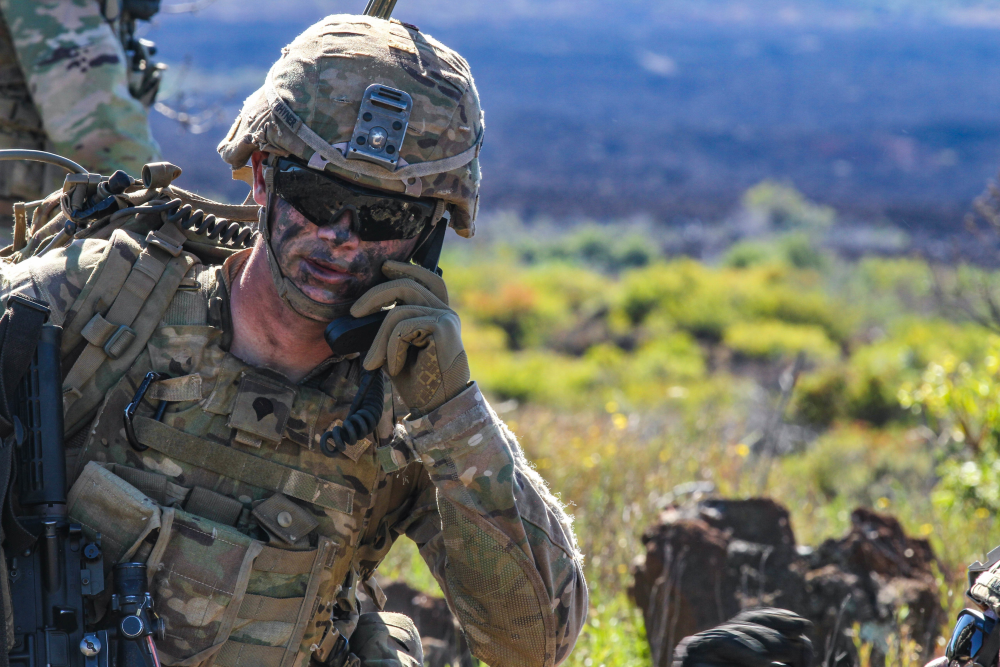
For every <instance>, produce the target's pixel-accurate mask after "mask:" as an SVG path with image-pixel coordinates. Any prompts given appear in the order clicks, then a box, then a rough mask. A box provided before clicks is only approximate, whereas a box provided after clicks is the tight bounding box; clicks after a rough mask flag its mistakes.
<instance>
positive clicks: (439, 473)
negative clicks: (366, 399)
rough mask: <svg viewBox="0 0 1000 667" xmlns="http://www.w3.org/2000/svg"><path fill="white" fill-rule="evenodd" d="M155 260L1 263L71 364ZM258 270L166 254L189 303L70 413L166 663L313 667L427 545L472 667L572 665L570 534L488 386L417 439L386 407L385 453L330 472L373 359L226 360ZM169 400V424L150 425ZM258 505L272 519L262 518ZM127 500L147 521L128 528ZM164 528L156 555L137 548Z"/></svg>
mask: <svg viewBox="0 0 1000 667" xmlns="http://www.w3.org/2000/svg"><path fill="white" fill-rule="evenodd" d="M154 250H155V249H154ZM149 251H150V248H149V247H147V248H145V249H142V248H141V243H140V238H139V237H137V236H134V235H133V236H128V235H127V234H126V232H124V231H118V232H115V234H114V235H113V236H112V238H111V240H110V241H101V240H88V241H76V242H74V243H73V244H72V245H71V246H69V247H68V248H65V249H60V250H58V251H53V252H50V253H48V254H47V255H45V256H44V257H39V258H34V259H31V260H28V261H26V262H23V263H21V264H16V265H7V266H6V267H5V268H4V272H3V294H4V298H6V295H7V294H9V293H11V292H13V291H19V292H23V293H25V294H28V295H31V296H34V297H37V298H40V299H43V300H45V301H48V302H49V303H50V304H52V307H53V315H52V320H53V321H54V322H55V323H57V324H59V325H61V326H63V327H64V341H63V349H64V353H65V357H64V359H65V360H64V363H65V364H66V365H67V366H69V365H72V362H73V361H74V359H76V358H78V357H79V356H80V355H81V352H80V351H81V348H83V347H86V346H87V345H88V340H87V338H88V337H90V336H92V333H88V332H87V327H86V326H85V325H87V324H89V323H90V322H91V321H93V319H94V318H90V312H91V310H92V309H93V308H94V307H95V305H97V306H99V305H101V304H104V305H103V308H104V309H105V311H106V309H107V305H108V304H109V303H113V302H114V301H115V297H114V295H113V294H110V293H103V292H104V291H105V289H104V288H103V287H102V286H101V285H100V283H101V280H100V277H101V274H102V272H106V271H109V270H110V269H109V264H111V263H114V262H124V265H125V266H130V265H135V264H136V263H137V262H139V261H140V259H141V256H142V255H144V254H153V255H155V254H156V253H150V252H149ZM248 252H249V251H243V253H240V254H237V255H235V256H234V257H232V258H231V259H230V260H228V261H227V263H226V265H224V266H208V267H206V266H204V265H202V264H200V263H198V262H197V261H196V260H195V259H194V258H193V257H192V256H191V255H188V254H187V253H183V254H181V255H180V256H179V257H177V258H170V259H169V260H168V261H167V268H166V270H165V271H164V275H166V274H170V273H171V272H173V273H174V274H175V275H176V281H177V284H178V285H179V290H178V291H176V294H175V296H174V297H173V298H172V299H171V300H170V303H169V305H167V306H166V308H165V310H164V312H163V315H162V317H161V318H160V321H159V322H158V324H157V326H156V327H155V330H154V331H153V332H152V333H151V335H150V336H149V340H148V342H147V343H146V344H145V345H144V346H141V347H140V348H139V349H136V350H131V351H129V352H128V353H126V354H123V355H122V356H121V357H119V358H118V359H115V360H113V361H112V360H109V363H107V364H105V365H103V366H102V367H101V368H100V370H99V371H98V372H97V374H96V375H95V377H94V378H93V379H92V381H91V383H89V384H88V385H87V386H85V387H84V388H83V391H82V398H81V399H80V400H79V401H77V404H72V405H70V406H69V410H68V413H67V430H68V434H69V435H70V441H69V447H70V459H71V460H72V461H73V463H72V464H71V466H70V467H71V476H70V479H76V478H77V477H78V476H80V475H81V473H82V474H83V477H84V478H85V480H86V483H85V484H78V485H76V486H75V487H74V493H75V495H74V496H73V497H71V499H70V507H71V508H70V511H71V515H72V516H73V517H74V518H75V519H76V520H78V521H80V522H81V523H83V525H84V527H85V529H92V530H95V531H96V529H98V528H100V527H102V526H103V530H101V532H102V534H103V540H104V545H105V552H106V560H107V561H108V562H109V563H110V562H114V561H115V560H122V559H126V558H129V557H135V554H137V553H138V554H140V555H142V554H146V558H148V562H149V563H150V565H151V567H152V569H154V571H156V572H157V574H156V575H155V576H154V579H153V589H152V590H153V594H154V596H155V598H156V599H157V600H158V601H159V603H158V611H159V613H160V614H162V615H164V617H165V618H166V621H167V628H168V632H167V635H168V636H167V640H166V641H165V642H163V643H161V644H160V650H161V655H162V658H163V661H164V663H165V664H167V665H178V664H192V665H193V664H199V663H203V662H204V661H205V660H208V659H210V658H212V657H213V656H214V663H215V664H217V665H220V666H221V667H236V666H237V665H239V666H240V667H243V666H244V665H262V666H271V665H274V666H275V667H278V666H279V665H280V666H290V665H297V666H301V665H305V664H307V662H308V659H309V656H310V653H311V652H312V651H313V650H316V648H317V647H322V646H323V640H324V637H326V636H328V635H329V634H331V632H332V631H333V630H334V627H333V626H331V624H330V622H329V619H330V612H331V610H333V609H339V610H341V611H350V610H352V609H353V606H354V600H355V597H354V596H355V594H356V590H357V587H358V585H365V584H367V583H369V577H371V575H372V573H373V572H374V571H375V569H376V567H377V566H378V564H379V562H380V561H381V560H382V559H383V558H384V557H385V555H386V553H387V552H388V551H389V548H390V547H391V546H392V544H393V542H394V541H395V540H396V539H397V538H398V537H399V536H400V535H402V534H406V535H407V536H408V537H410V538H411V539H413V540H414V541H415V542H416V543H417V544H418V545H419V547H420V553H421V555H422V556H423V557H424V559H425V560H426V561H427V563H428V565H429V566H430V568H431V571H432V572H433V574H434V576H435V578H436V579H437V580H438V582H439V583H440V584H441V587H442V589H443V590H444V591H445V594H446V596H447V598H448V601H449V604H450V606H451V608H452V609H453V610H454V612H455V613H456V615H457V617H458V618H459V620H460V621H461V623H462V626H463V628H464V630H465V632H466V635H467V637H468V639H469V642H470V645H471V646H472V648H473V651H474V653H475V654H476V655H477V656H478V657H480V658H481V659H483V660H484V661H485V662H487V663H488V664H493V665H505V666H507V665H554V664H557V663H559V662H560V661H561V660H562V659H564V658H565V657H566V656H567V655H568V653H569V651H570V649H571V648H572V646H573V644H574V642H575V640H576V636H577V634H578V633H579V631H580V629H581V627H582V624H583V621H584V618H585V615H586V609H587V590H586V585H585V582H584V579H583V575H582V568H581V564H580V560H579V556H578V552H577V549H576V545H575V541H574V537H573V533H572V530H571V528H570V525H569V522H568V520H567V518H566V516H565V514H564V513H563V510H562V508H561V506H560V504H559V502H558V501H557V500H556V499H555V498H553V497H552V495H551V494H550V493H549V492H548V491H547V489H546V486H545V483H544V482H543V481H542V480H541V479H540V477H539V476H538V475H537V473H535V472H534V470H532V468H531V467H530V466H529V464H528V463H527V461H526V460H525V458H524V455H523V454H522V452H521V449H520V447H519V446H518V444H517V441H516V439H515V438H514V436H513V434H512V433H511V432H510V431H509V430H508V429H507V427H506V426H505V425H504V424H503V422H502V421H501V420H500V418H499V417H498V416H497V415H496V413H495V412H494V411H493V410H492V409H491V408H490V406H489V405H488V403H487V402H486V400H485V399H484V398H483V395H482V393H481V392H480V390H479V388H478V387H477V386H476V385H475V384H473V385H472V386H470V387H469V388H468V389H467V390H466V391H465V392H464V393H462V394H461V395H459V396H458V397H456V398H454V399H452V400H451V401H449V402H448V403H446V404H445V405H443V406H442V407H440V408H439V409H437V410H435V411H434V412H432V413H430V414H428V415H426V416H424V417H421V418H419V419H415V420H413V421H407V420H405V419H400V416H401V414H400V413H401V412H402V411H403V410H402V409H401V406H399V405H398V404H396V403H395V402H393V405H392V406H391V407H392V408H394V409H390V410H388V411H387V413H386V418H385V419H384V420H383V423H382V424H380V426H379V429H378V431H377V433H376V434H374V436H373V437H372V438H370V439H366V440H362V441H360V442H359V443H358V444H357V445H355V446H353V447H349V448H346V449H345V450H344V451H343V452H342V455H340V456H338V457H335V458H330V457H326V456H324V455H323V454H321V453H320V452H319V449H318V443H319V438H320V435H321V433H322V432H323V431H324V430H326V429H327V428H328V427H329V426H330V425H331V424H336V423H338V420H339V419H342V418H343V417H344V416H345V414H346V412H347V409H348V407H349V405H350V401H351V400H352V398H353V396H354V394H355V392H356V390H357V386H356V383H357V380H358V377H359V360H357V359H354V360H347V359H330V360H329V361H328V362H326V363H324V364H323V365H321V366H320V367H319V368H317V369H316V370H315V371H314V372H312V373H311V374H310V375H309V376H308V377H307V378H305V379H304V380H303V381H302V382H301V383H299V384H298V385H294V384H291V383H289V382H288V381H287V380H285V379H284V378H283V377H281V376H279V375H277V374H274V373H273V372H269V371H266V370H261V369H255V368H252V367H250V366H248V365H247V364H245V363H244V362H242V361H240V360H239V359H238V358H236V357H234V356H233V355H231V354H229V353H228V352H227V348H228V345H229V341H230V335H231V334H230V330H229V324H228V321H229V306H228V290H227V287H226V284H227V280H228V278H229V275H230V273H231V272H232V271H234V270H235V268H236V267H237V266H238V264H239V263H240V262H241V261H243V260H245V258H246V256H247V253H248ZM161 259H163V258H161ZM181 276H183V278H182V277H181ZM163 280H166V278H163ZM161 284H162V282H161ZM158 288H159V286H158ZM158 288H157V289H158ZM114 291H115V290H114V289H113V290H111V292H114ZM121 291H122V292H123V293H124V292H126V291H127V289H126V290H121ZM156 299H157V292H156V290H154V292H153V294H152V295H151V296H150V297H149V301H150V302H155V301H156ZM160 307H161V308H162V305H161V306H160ZM81 320H86V321H81ZM130 359H134V361H129V360H130ZM116 364H117V366H116ZM122 366H124V368H122ZM150 370H153V371H158V372H161V373H164V374H166V375H169V376H171V379H169V380H166V381H163V382H159V383H156V384H155V385H153V388H152V389H151V390H150V392H149V393H148V394H147V398H148V399H149V400H147V401H145V402H144V403H143V405H142V407H141V409H140V412H139V416H137V417H136V418H135V430H136V434H137V437H138V439H139V441H140V442H142V443H144V444H146V445H147V446H149V449H147V450H146V451H143V452H139V451H136V450H135V449H133V448H132V447H131V446H130V445H129V443H128V442H127V441H126V436H125V432H124V430H123V429H122V421H121V415H122V411H123V409H124V407H125V405H126V404H127V403H128V402H129V401H130V400H131V399H132V396H133V394H134V393H135V391H136V388H137V386H138V385H139V383H140V382H141V381H142V379H143V376H144V375H145V374H146V373H147V372H148V371H150ZM161 400H162V401H167V409H166V412H165V414H164V415H163V417H162V420H161V421H155V420H154V419H153V418H152V415H153V413H154V411H155V406H156V404H157V403H158V402H159V401H161ZM80 403H83V404H82V405H80ZM95 410H96V411H97V415H96V417H93V418H92V417H91V416H92V415H93V413H94V411H95ZM394 419H396V420H399V421H398V424H394V423H393V420H394ZM192 444H193V445H194V446H195V451H199V452H201V454H200V455H199V456H200V458H199V459H198V460H195V459H194V458H192V456H191V451H192V448H191V447H190V445H192ZM185 445H188V447H187V449H185ZM89 462H98V463H102V464H105V465H106V467H105V468H102V469H100V470H97V469H96V468H95V463H91V464H90V466H87V465H86V464H87V463H89ZM108 464H112V465H108ZM279 468H280V469H279ZM109 470H110V471H111V473H114V478H115V480H121V481H128V484H126V485H122V484H120V483H119V482H118V481H115V482H114V485H113V486H114V487H115V488H120V487H123V486H125V487H128V489H127V490H126V491H122V492H120V494H109V493H108V491H107V486H101V484H98V481H99V478H100V477H101V476H104V477H107V475H108V474H110V473H108V472H107V471H109ZM281 471H284V472H283V473H282V472H281ZM289 472H290V473H291V474H290V475H289V474H288V473H289ZM276 475H277V476H276ZM95 480H96V481H95ZM90 486H93V488H94V489H95V491H94V492H93V493H88V491H87V488H90ZM81 487H86V488H83V489H81ZM135 489H141V491H142V493H139V492H138V491H136V490H135ZM102 499H103V500H102ZM275 499H277V500H275ZM261 501H270V502H272V503H274V504H275V507H274V508H266V507H265V508H264V510H261V507H264V505H265V504H266V503H261ZM129 503H131V504H132V505H133V506H134V507H135V509H134V510H133V511H130V512H126V513H125V514H124V515H123V514H122V508H123V507H125V506H127V505H129ZM268 509H274V510H277V512H275V511H272V512H270V515H268V513H267V510H268ZM250 512H253V514H252V516H250ZM281 512H288V513H289V514H290V515H292V516H291V518H292V519H293V521H291V522H289V520H288V519H287V518H286V519H285V520H284V521H282V520H281V519H282V517H281V516H280V514H281ZM109 516H111V517H113V518H112V519H109V518H108V517H109ZM269 516H270V518H268V517H269ZM123 517H131V520H128V519H127V518H123ZM154 517H155V518H154ZM275 517H277V519H275ZM109 521H110V522H111V523H110V525H112V526H114V527H113V528H111V529H109ZM254 521H255V522H256V523H257V524H258V525H263V526H267V525H269V524H270V528H269V530H268V533H269V534H270V540H269V543H268V544H267V545H264V544H263V543H262V542H261V541H258V540H254V539H252V538H251V537H250V536H249V535H248V534H247V532H246V526H247V524H248V523H253V522H254ZM275 522H277V523H275ZM133 524H134V525H133ZM285 524H290V525H287V526H286V525H285ZM283 526H284V527H285V528H287V530H285V531H284V533H282V527H283ZM156 528H159V530H158V531H157V530H154V529H156ZM150 531H152V532H153V533H154V534H155V533H159V538H158V539H157V540H156V541H155V543H154V544H152V545H151V546H152V551H151V552H150V551H148V550H147V551H145V552H144V551H143V550H142V547H141V545H142V544H143V543H144V542H143V541H144V540H146V539H147V538H148V536H149V534H150ZM289 531H299V532H298V533H297V534H288V533H289ZM164 536H167V537H164ZM288 554H291V558H290V559H289V558H285V556H286V555H288ZM234 573H241V574H242V575H245V576H242V578H240V579H238V580H237V579H236V577H235V575H234ZM369 590H370V591H371V592H372V593H373V594H374V596H375V597H376V598H377V597H378V592H377V591H376V590H375V589H374V586H371V587H370V588H369ZM227 612H229V613H227ZM344 618H346V619H347V620H346V621H344V622H342V623H341V624H340V625H339V626H337V628H336V629H338V630H339V631H340V632H343V634H345V635H349V634H350V632H351V630H352V628H351V627H350V626H351V624H352V623H353V622H356V615H351V614H348V615H347V616H344ZM250 656H252V657H250ZM206 664H207V663H206Z"/></svg>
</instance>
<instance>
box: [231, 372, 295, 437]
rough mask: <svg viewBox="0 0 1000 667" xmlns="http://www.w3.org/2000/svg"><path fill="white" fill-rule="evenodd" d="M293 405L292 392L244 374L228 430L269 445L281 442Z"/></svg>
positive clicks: (273, 382)
mask: <svg viewBox="0 0 1000 667" xmlns="http://www.w3.org/2000/svg"><path fill="white" fill-rule="evenodd" d="M294 401H295V389H293V388H291V387H288V386H285V385H281V384H279V383H277V382H275V381H272V380H269V379H267V378H264V377H262V376H260V375H257V374H254V373H244V374H243V379H242V380H241V382H240V391H239V394H238V395H237V396H236V404H235V405H234V406H233V411H232V413H231V414H230V415H229V426H230V427H231V428H235V429H237V430H239V431H243V432H244V433H248V434H250V435H251V436H257V437H259V438H262V439H264V440H267V441H269V442H274V443H278V442H281V439H282V437H283V434H284V432H285V424H287V423H288V415H289V414H290V413H291V408H292V403H293V402H294ZM245 440H246V439H245Z"/></svg>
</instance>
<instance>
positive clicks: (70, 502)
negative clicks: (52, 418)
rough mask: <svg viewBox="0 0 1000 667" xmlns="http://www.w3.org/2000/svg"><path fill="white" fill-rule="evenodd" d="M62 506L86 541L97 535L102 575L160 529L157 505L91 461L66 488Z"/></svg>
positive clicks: (130, 554)
mask: <svg viewBox="0 0 1000 667" xmlns="http://www.w3.org/2000/svg"><path fill="white" fill-rule="evenodd" d="M66 505H67V507H68V510H67V511H68V514H69V518H70V520H71V521H74V522H76V523H79V524H80V525H81V526H82V527H83V532H84V534H85V535H86V536H87V537H88V538H89V539H91V540H92V539H94V538H95V536H96V534H97V533H100V534H101V548H102V550H103V551H104V567H105V574H106V575H107V574H109V573H110V572H111V568H112V567H113V566H114V565H115V563H120V562H123V561H125V560H127V559H129V558H131V557H132V555H133V554H134V553H135V552H136V550H137V549H138V548H139V545H140V544H142V541H143V540H145V539H146V537H147V536H148V535H149V534H150V533H152V532H153V531H154V530H156V529H157V528H159V527H160V516H161V511H160V507H159V505H157V503H156V502H155V501H154V500H153V499H151V498H150V497H148V496H147V495H146V494H144V493H142V492H141V491H140V490H139V489H137V488H136V487H134V486H132V485H131V484H129V483H128V482H126V481H125V480H124V479H122V478H121V477H118V476H117V475H115V474H114V473H113V472H112V471H111V470H109V469H108V467H105V466H104V465H101V464H100V463H97V462H95V461H91V462H89V463H88V464H87V465H86V466H85V467H84V469H83V472H82V473H80V476H79V477H78V478H77V480H76V482H74V484H73V486H72V487H71V488H70V490H69V496H68V497H67V499H66Z"/></svg>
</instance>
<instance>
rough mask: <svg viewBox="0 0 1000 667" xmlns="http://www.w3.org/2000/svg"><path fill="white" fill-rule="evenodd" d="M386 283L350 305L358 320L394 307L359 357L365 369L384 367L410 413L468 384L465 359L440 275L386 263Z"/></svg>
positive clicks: (425, 410) (436, 404) (419, 411)
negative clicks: (370, 344) (364, 352)
mask: <svg viewBox="0 0 1000 667" xmlns="http://www.w3.org/2000/svg"><path fill="white" fill-rule="evenodd" d="M382 273H383V274H384V275H385V277H386V278H389V282H387V283H382V284H381V285H376V286H375V287H373V288H371V289H370V290H368V291H367V292H365V294H364V295H363V296H362V297H361V298H360V299H358V301H357V302H356V303H355V304H354V305H353V306H352V307H351V315H353V316H354V317H364V316H366V315H371V314H372V313H375V312H378V311H379V310H381V309H382V308H384V307H385V306H390V305H392V304H394V303H395V304H396V307H395V308H393V309H392V310H391V311H390V312H389V315H388V316H387V317H386V318H385V321H384V322H383V323H382V326H381V328H380V329H379V331H378V335H377V336H375V342H374V343H373V344H372V347H371V349H370V350H369V351H368V356H366V357H365V361H364V367H365V370H369V371H370V370H375V369H376V368H380V367H382V366H385V369H386V371H387V372H388V373H389V377H391V378H392V383H393V385H394V386H395V387H396V390H397V391H398V392H399V395H400V396H402V398H403V401H405V402H406V405H407V407H408V408H410V410H411V412H412V413H413V414H414V415H423V414H427V413H428V412H431V411H432V410H434V409H435V408H438V407H440V406H441V405H443V404H445V403H446V402H447V401H449V400H451V399H452V398H454V397H455V396H457V395H458V394H460V393H461V392H462V391H464V390H465V388H466V387H467V386H468V384H469V360H468V357H467V356H466V354H465V348H464V347H463V346H462V328H461V323H460V322H459V319H458V315H457V314H456V313H455V311H453V310H452V309H451V308H449V307H448V289H447V288H446V287H445V285H444V281H443V280H442V279H441V276H439V275H437V274H436V273H433V272H431V271H428V270H427V269H425V268H423V267H419V266H415V265H413V264H405V263H403V262H386V263H385V264H384V265H383V266H382Z"/></svg>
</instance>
